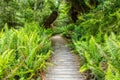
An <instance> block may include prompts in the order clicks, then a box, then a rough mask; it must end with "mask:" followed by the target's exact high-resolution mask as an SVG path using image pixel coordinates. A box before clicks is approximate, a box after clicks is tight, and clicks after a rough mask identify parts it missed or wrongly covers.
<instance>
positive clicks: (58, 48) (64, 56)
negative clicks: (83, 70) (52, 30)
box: [45, 35, 83, 80]
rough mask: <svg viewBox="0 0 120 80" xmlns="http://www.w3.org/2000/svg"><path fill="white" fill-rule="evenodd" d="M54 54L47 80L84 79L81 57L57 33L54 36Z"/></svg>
mask: <svg viewBox="0 0 120 80" xmlns="http://www.w3.org/2000/svg"><path fill="white" fill-rule="evenodd" d="M52 43H53V48H54V54H53V56H52V59H51V63H53V65H51V66H49V68H48V71H47V74H46V76H45V80H83V77H82V75H81V74H80V72H79V58H78V56H77V55H75V54H72V53H71V52H70V50H69V48H68V47H67V46H66V44H67V42H66V40H65V39H64V38H63V37H62V36H60V35H56V36H53V37H52Z"/></svg>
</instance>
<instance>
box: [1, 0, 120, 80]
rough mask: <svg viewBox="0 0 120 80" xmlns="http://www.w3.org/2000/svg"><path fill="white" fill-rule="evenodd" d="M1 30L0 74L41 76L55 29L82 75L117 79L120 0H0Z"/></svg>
mask: <svg viewBox="0 0 120 80" xmlns="http://www.w3.org/2000/svg"><path fill="white" fill-rule="evenodd" d="M51 27H54V28H53V29H48V28H51ZM46 28H47V29H46ZM0 29H1V32H0V79H5V80H16V79H20V80H26V79H28V80H29V79H35V80H36V79H38V80H40V78H42V76H43V74H44V71H45V70H47V66H48V64H49V63H48V59H49V57H50V55H51V50H52V48H51V42H50V37H51V36H52V35H53V34H58V33H61V34H63V35H64V36H65V37H67V38H68V39H69V40H70V41H71V47H72V48H73V50H74V51H75V53H77V54H78V55H79V56H80V57H81V65H80V72H83V73H87V78H86V79H87V80H90V79H93V80H119V79H120V67H119V66H120V58H119V57H120V32H119V31H120V0H1V2H0ZM52 30H53V31H52Z"/></svg>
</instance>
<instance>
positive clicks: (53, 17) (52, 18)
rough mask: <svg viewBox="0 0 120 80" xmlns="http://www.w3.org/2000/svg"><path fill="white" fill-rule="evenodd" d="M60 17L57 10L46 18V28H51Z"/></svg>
mask: <svg viewBox="0 0 120 80" xmlns="http://www.w3.org/2000/svg"><path fill="white" fill-rule="evenodd" d="M57 17H58V12H57V11H53V12H52V13H51V14H50V16H49V17H48V18H47V19H46V21H45V22H44V26H45V28H50V27H51V24H52V23H53V22H54V21H55V20H56V19H57Z"/></svg>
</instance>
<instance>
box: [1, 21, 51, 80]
mask: <svg viewBox="0 0 120 80" xmlns="http://www.w3.org/2000/svg"><path fill="white" fill-rule="evenodd" d="M50 36H51V34H50V33H49V32H48V31H46V30H44V29H42V28H40V27H39V25H38V24H36V23H31V24H28V23H26V24H25V26H24V28H21V29H19V30H15V29H8V27H7V25H6V26H5V31H2V32H0V79H9V80H13V79H17V78H18V79H32V78H33V77H36V78H37V77H39V76H38V75H39V74H40V73H39V71H42V70H46V68H47V64H48V63H47V62H46V60H48V58H49V57H50V54H51V43H50V39H49V38H50ZM16 77H17V78H16Z"/></svg>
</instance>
